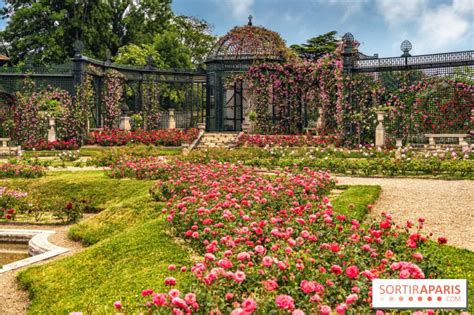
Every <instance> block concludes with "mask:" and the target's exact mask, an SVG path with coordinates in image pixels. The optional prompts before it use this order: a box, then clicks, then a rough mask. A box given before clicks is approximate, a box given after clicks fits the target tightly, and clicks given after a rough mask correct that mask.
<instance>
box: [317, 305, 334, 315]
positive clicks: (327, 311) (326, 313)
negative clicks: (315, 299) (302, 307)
mask: <svg viewBox="0 0 474 315" xmlns="http://www.w3.org/2000/svg"><path fill="white" fill-rule="evenodd" d="M319 311H320V312H321V315H331V308H330V307H329V306H328V305H320V306H319Z"/></svg>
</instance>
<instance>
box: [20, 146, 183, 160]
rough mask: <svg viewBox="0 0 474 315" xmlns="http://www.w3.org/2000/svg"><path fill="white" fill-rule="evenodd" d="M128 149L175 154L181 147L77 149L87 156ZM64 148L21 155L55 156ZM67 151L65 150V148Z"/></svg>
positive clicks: (87, 147) (131, 150) (155, 153)
mask: <svg viewBox="0 0 474 315" xmlns="http://www.w3.org/2000/svg"><path fill="white" fill-rule="evenodd" d="M116 149H121V150H128V151H130V152H133V151H140V150H144V149H148V150H149V151H150V154H151V155H177V154H180V153H181V148H176V147H170V148H167V147H157V146H152V145H149V146H148V145H144V144H129V145H125V146H116V147H101V146H84V147H82V148H80V149H79V151H80V155H81V156H88V157H93V156H96V155H98V154H102V153H103V152H107V151H110V150H116ZM63 151H64V150H46V151H25V152H24V153H23V155H24V156H25V157H28V158H32V157H54V156H57V155H58V154H59V153H61V152H63ZM66 151H67V150H66Z"/></svg>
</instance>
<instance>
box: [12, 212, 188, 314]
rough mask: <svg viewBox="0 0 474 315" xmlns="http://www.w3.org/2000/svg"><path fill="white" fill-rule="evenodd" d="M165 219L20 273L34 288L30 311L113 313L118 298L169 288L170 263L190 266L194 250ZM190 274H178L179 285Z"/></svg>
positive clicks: (38, 312) (119, 234) (30, 288)
mask: <svg viewBox="0 0 474 315" xmlns="http://www.w3.org/2000/svg"><path fill="white" fill-rule="evenodd" d="M165 224H166V223H165V222H164V220H163V218H158V219H154V220H151V221H149V222H146V223H143V224H136V225H134V226H132V227H131V228H129V229H127V230H126V231H125V232H122V233H117V234H116V235H114V236H112V237H110V238H107V239H105V240H103V241H101V242H99V243H97V244H95V245H93V246H91V247H89V248H87V249H86V250H84V251H83V252H80V253H77V254H75V255H74V256H70V257H66V258H64V259H61V260H58V261H55V262H52V263H49V264H47V265H43V266H38V267H33V268H29V269H28V270H26V271H24V272H22V273H20V274H19V277H18V279H19V281H20V283H21V284H22V285H23V286H24V287H25V288H27V289H28V290H29V293H30V298H31V301H32V303H31V305H30V308H29V314H68V313H69V312H73V311H82V312H84V314H113V313H114V310H113V303H114V301H116V300H121V301H123V302H127V301H130V300H134V297H136V295H137V294H139V293H140V292H141V290H143V289H145V288H155V289H156V290H158V291H161V292H163V291H165V292H166V291H167V289H166V288H165V287H164V281H163V279H164V278H165V277H166V275H167V274H168V271H167V267H168V265H169V264H171V263H172V264H176V265H177V266H178V267H179V266H181V265H187V266H189V265H190V256H191V255H190V253H189V252H188V251H187V250H186V249H185V248H184V247H181V246H179V245H178V244H177V243H175V241H174V240H173V239H172V237H171V236H169V235H168V234H166V232H165V231H166V227H165ZM189 275H190V274H189V273H180V272H176V275H175V277H176V278H177V280H178V284H179V288H181V289H182V290H185V288H186V287H187V286H188V285H189Z"/></svg>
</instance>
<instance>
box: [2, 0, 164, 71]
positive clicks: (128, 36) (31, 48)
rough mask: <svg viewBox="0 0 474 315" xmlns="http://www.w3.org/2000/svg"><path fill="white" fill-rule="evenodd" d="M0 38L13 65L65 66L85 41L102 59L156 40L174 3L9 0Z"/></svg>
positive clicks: (154, 0) (152, 0) (90, 52)
mask: <svg viewBox="0 0 474 315" xmlns="http://www.w3.org/2000/svg"><path fill="white" fill-rule="evenodd" d="M4 3H5V4H4V7H3V8H2V9H1V10H0V17H2V18H3V19H9V22H8V24H7V26H6V28H5V30H4V31H2V32H0V38H1V40H3V42H4V43H5V44H6V45H7V47H8V51H9V55H10V58H11V59H12V61H13V62H14V63H19V62H25V61H26V60H30V61H31V62H33V63H35V64H47V63H61V62H64V61H65V60H66V59H67V58H68V57H70V56H71V55H72V53H73V51H74V48H73V44H74V42H75V41H76V40H81V41H82V42H83V43H84V46H85V52H84V53H85V54H87V55H89V56H92V57H96V58H104V57H105V56H106V51H107V49H109V50H110V51H111V52H112V54H115V53H116V52H117V51H118V49H119V48H120V47H122V46H124V45H127V44H129V43H142V42H147V41H152V39H153V38H154V36H155V35H156V34H159V33H161V32H162V31H163V30H164V28H165V25H166V24H167V22H168V20H169V18H170V17H171V14H172V13H171V0H5V1H4Z"/></svg>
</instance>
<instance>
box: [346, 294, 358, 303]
mask: <svg viewBox="0 0 474 315" xmlns="http://www.w3.org/2000/svg"><path fill="white" fill-rule="evenodd" d="M358 299H359V296H358V295H357V294H355V293H353V294H349V295H348V296H347V298H346V304H348V305H350V304H352V303H354V302H355V301H357V300H358Z"/></svg>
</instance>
